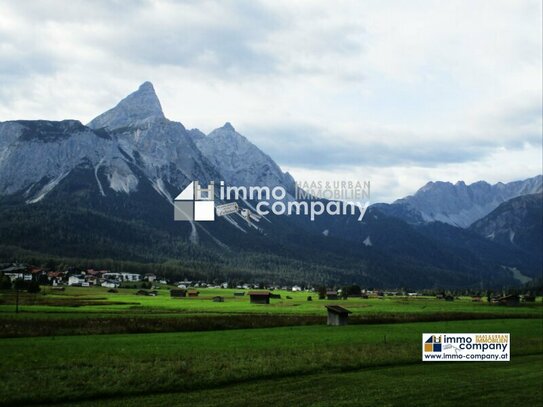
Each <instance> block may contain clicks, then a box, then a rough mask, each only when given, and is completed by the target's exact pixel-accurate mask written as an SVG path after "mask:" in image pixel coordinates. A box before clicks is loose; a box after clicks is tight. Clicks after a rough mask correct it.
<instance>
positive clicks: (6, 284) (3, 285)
mask: <svg viewBox="0 0 543 407" xmlns="http://www.w3.org/2000/svg"><path fill="white" fill-rule="evenodd" d="M10 288H11V279H10V278H9V277H8V276H2V278H0V290H9V289H10Z"/></svg>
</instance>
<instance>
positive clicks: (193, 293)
mask: <svg viewBox="0 0 543 407" xmlns="http://www.w3.org/2000/svg"><path fill="white" fill-rule="evenodd" d="M188 294H189V297H198V295H199V294H200V291H198V290H189V291H188Z"/></svg>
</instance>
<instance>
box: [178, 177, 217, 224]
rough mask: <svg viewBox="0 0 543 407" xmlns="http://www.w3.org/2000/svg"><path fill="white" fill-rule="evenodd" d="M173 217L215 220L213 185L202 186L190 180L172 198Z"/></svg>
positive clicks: (189, 219)
mask: <svg viewBox="0 0 543 407" xmlns="http://www.w3.org/2000/svg"><path fill="white" fill-rule="evenodd" d="M174 219H175V220H185V221H187V220H188V221H191V220H194V221H212V220H215V185H214V183H213V181H211V183H210V184H209V185H208V187H207V188H202V187H201V186H200V184H199V183H198V181H192V182H191V183H190V184H189V185H188V186H187V187H186V188H185V189H184V190H183V191H181V193H180V194H179V195H177V197H176V198H175V200H174Z"/></svg>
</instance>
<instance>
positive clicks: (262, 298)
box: [247, 291, 270, 304]
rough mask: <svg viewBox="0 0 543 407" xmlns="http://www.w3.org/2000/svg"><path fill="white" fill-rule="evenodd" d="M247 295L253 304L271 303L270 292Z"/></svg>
mask: <svg viewBox="0 0 543 407" xmlns="http://www.w3.org/2000/svg"><path fill="white" fill-rule="evenodd" d="M247 294H248V295H249V297H250V298H251V304H269V303H270V292H269V291H249V292H248V293H247Z"/></svg>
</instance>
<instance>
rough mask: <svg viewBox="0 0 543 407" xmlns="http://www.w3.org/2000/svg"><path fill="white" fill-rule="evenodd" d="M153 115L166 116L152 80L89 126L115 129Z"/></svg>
mask: <svg viewBox="0 0 543 407" xmlns="http://www.w3.org/2000/svg"><path fill="white" fill-rule="evenodd" d="M151 117H159V118H164V113H163V112H162V106H161V105H160V101H159V100H158V97H157V95H156V93H155V89H154V87H153V84H152V83H151V82H144V83H142V84H141V85H140V87H139V88H138V90H137V91H135V92H134V93H131V94H130V95H128V96H127V97H125V98H124V99H123V100H121V101H120V102H119V103H118V104H117V106H115V107H114V108H112V109H110V110H108V111H107V112H105V113H102V114H101V115H99V116H98V117H96V118H95V119H93V120H92V121H91V122H90V123H89V124H88V126H89V127H91V128H93V129H99V128H103V127H107V128H109V129H115V128H119V127H125V126H128V125H130V124H132V123H134V122H136V121H139V120H144V119H148V118H151Z"/></svg>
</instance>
